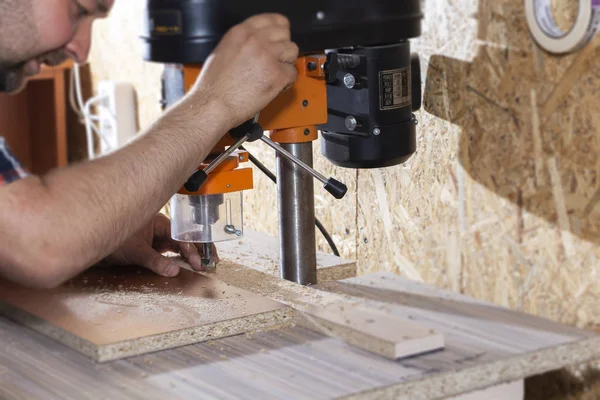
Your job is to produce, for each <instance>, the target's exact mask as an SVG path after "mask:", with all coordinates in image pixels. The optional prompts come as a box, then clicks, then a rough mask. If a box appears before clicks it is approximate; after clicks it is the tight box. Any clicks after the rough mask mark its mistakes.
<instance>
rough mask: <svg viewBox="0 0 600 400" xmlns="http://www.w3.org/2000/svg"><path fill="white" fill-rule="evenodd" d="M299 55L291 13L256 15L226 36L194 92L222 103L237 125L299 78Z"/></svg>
mask: <svg viewBox="0 0 600 400" xmlns="http://www.w3.org/2000/svg"><path fill="white" fill-rule="evenodd" d="M297 58H298V46H297V45H296V44H295V43H293V42H292V41H291V33H290V23H289V21H288V19H287V18H286V17H284V16H283V15H279V14H261V15H257V16H254V17H251V18H249V19H248V20H246V21H245V22H243V23H242V24H240V25H237V26H235V27H233V28H232V29H231V30H230V31H229V32H228V33H227V34H226V35H225V36H224V37H223V39H222V40H221V42H220V43H219V45H218V46H217V48H216V49H215V51H214V52H213V54H212V55H211V56H210V57H209V59H208V60H207V61H206V63H205V64H204V66H203V69H202V73H201V74H200V77H199V78H198V81H197V82H196V85H195V87H194V88H193V90H192V91H191V93H190V96H192V97H197V98H198V99H199V100H200V99H204V102H205V101H218V102H220V103H221V104H222V105H223V107H224V108H223V109H224V110H227V112H228V116H229V118H230V122H231V123H232V126H231V128H234V127H236V126H238V125H241V124H242V123H243V122H245V121H247V120H249V119H251V118H252V117H254V116H255V115H256V114H257V113H258V112H259V111H260V110H262V109H263V108H265V107H266V106H267V104H269V103H270V102H271V101H272V100H273V99H274V98H275V97H276V96H277V95H278V94H279V93H281V92H282V91H283V90H284V89H286V88H287V87H289V86H290V85H291V84H293V83H294V81H295V80H296V77H297V71H296V67H295V65H294V64H295V62H296V60H297Z"/></svg>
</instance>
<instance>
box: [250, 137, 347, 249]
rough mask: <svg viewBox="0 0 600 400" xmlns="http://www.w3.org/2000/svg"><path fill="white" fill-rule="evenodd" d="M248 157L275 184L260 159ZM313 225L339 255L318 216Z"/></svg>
mask: <svg viewBox="0 0 600 400" xmlns="http://www.w3.org/2000/svg"><path fill="white" fill-rule="evenodd" d="M240 149H242V150H246V149H244V148H243V147H240ZM246 151H247V150H246ZM248 159H249V160H250V162H251V163H252V164H254V165H256V168H258V169H259V170H260V171H261V172H262V173H263V174H265V175H266V176H267V177H268V178H269V179H270V180H271V181H273V183H275V184H277V177H276V176H275V174H274V173H272V172H271V171H270V170H269V169H268V168H267V167H265V166H264V164H263V163H261V162H260V161H258V160H257V159H256V157H254V156H253V155H252V154H250V153H248ZM315 225H316V226H317V229H319V232H321V234H322V235H323V237H324V238H325V240H326V241H327V243H328V244H329V247H331V251H333V254H335V255H336V257H339V256H340V252H339V251H338V248H337V246H336V245H335V242H334V241H333V238H332V237H331V235H330V234H329V232H327V229H325V227H324V226H323V224H322V223H321V221H319V219H318V218H315Z"/></svg>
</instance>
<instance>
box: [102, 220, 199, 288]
mask: <svg viewBox="0 0 600 400" xmlns="http://www.w3.org/2000/svg"><path fill="white" fill-rule="evenodd" d="M166 252H174V253H180V254H181V255H182V257H183V258H184V259H185V260H186V261H187V262H188V263H189V264H190V265H191V266H192V268H193V269H194V270H196V271H202V270H204V268H203V266H202V260H201V257H200V253H199V249H198V248H197V247H196V246H195V245H193V244H191V243H180V242H176V241H174V240H173V239H171V223H170V221H169V219H168V218H167V217H165V216H164V215H162V214H159V215H157V216H156V217H154V218H153V219H152V221H151V222H150V223H149V224H148V225H146V226H145V227H144V228H143V229H142V230H140V231H139V232H138V233H137V234H136V235H134V236H133V237H132V238H130V239H129V240H127V242H125V244H124V245H123V246H122V247H121V248H119V250H117V251H116V252H114V253H113V254H112V255H110V256H109V257H107V258H106V259H105V260H104V262H103V264H109V265H138V266H141V267H145V268H148V269H149V270H152V271H154V272H156V273H157V274H158V275H162V276H167V277H174V276H177V275H178V274H179V266H178V265H177V263H175V262H173V260H172V259H170V258H169V257H165V256H163V255H162V254H163V253H166Z"/></svg>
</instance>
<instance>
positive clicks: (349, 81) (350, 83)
mask: <svg viewBox="0 0 600 400" xmlns="http://www.w3.org/2000/svg"><path fill="white" fill-rule="evenodd" d="M344 86H346V87H347V88H348V89H352V88H353V87H354V86H356V78H355V77H354V75H352V74H346V75H344Z"/></svg>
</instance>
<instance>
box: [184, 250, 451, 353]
mask: <svg viewBox="0 0 600 400" xmlns="http://www.w3.org/2000/svg"><path fill="white" fill-rule="evenodd" d="M179 262H180V263H181V266H182V267H184V268H189V267H188V266H187V265H186V264H185V263H184V262H182V261H181V260H180V261H179ZM207 276H212V277H215V278H216V279H218V280H220V281H223V282H226V283H228V284H230V285H232V286H235V287H239V288H242V289H245V290H248V291H250V292H253V293H256V294H259V295H261V296H264V297H267V298H270V299H272V300H275V301H277V302H280V303H282V304H285V305H287V306H289V307H292V308H294V309H295V310H296V311H298V312H300V313H301V314H302V316H303V317H304V318H299V319H298V323H299V324H301V325H303V326H306V327H309V328H310V329H315V330H318V331H320V332H323V333H325V334H327V335H329V336H333V337H336V338H340V339H343V340H344V341H346V342H347V343H349V344H352V345H355V346H357V347H360V348H362V349H365V350H368V351H371V352H374V353H377V354H379V355H382V356H384V357H388V358H391V359H398V358H401V357H407V356H414V355H416V354H422V353H427V352H432V351H435V350H440V349H443V348H444V335H443V334H440V333H439V332H436V331H435V330H433V329H430V328H425V327H423V326H421V325H420V324H419V323H417V322H414V321H410V320H409V319H407V318H406V317H405V316H399V315H396V314H394V313H393V312H390V311H389V309H388V308H387V307H386V305H385V304H382V303H378V302H373V301H370V302H365V301H364V300H362V299H361V298H358V297H352V296H348V295H344V294H336V293H330V292H327V291H323V290H319V289H317V288H314V287H305V286H300V285H297V284H295V283H293V282H289V281H285V280H282V279H280V278H278V277H275V276H272V275H269V274H265V273H262V272H259V271H256V270H254V269H252V268H248V267H246V266H245V265H241V264H236V263H234V262H231V261H229V260H223V261H222V262H221V263H220V264H219V266H218V268H217V271H216V272H214V273H210V274H207Z"/></svg>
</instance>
